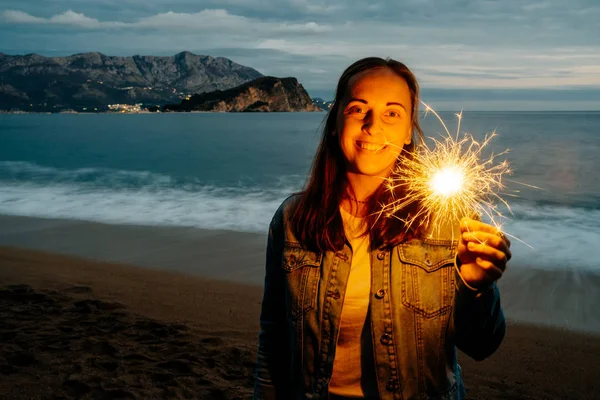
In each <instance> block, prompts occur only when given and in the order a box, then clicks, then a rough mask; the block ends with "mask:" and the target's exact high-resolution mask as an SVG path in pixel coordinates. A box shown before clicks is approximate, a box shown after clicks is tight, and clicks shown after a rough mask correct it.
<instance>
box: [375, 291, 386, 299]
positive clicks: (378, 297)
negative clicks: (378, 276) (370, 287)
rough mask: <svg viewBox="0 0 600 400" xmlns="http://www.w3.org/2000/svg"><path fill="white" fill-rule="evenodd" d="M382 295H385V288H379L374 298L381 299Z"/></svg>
mask: <svg viewBox="0 0 600 400" xmlns="http://www.w3.org/2000/svg"><path fill="white" fill-rule="evenodd" d="M383 296H385V290H383V289H379V290H378V291H377V292H376V293H375V298H377V299H383Z"/></svg>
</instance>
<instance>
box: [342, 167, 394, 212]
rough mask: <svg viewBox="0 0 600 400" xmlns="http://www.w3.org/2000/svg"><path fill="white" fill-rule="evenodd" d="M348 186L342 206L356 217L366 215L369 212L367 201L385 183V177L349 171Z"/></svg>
mask: <svg viewBox="0 0 600 400" xmlns="http://www.w3.org/2000/svg"><path fill="white" fill-rule="evenodd" d="M347 179H348V186H349V187H348V188H347V190H346V195H345V196H343V198H342V201H341V204H340V206H341V207H342V208H343V209H344V210H345V211H346V212H348V213H349V214H352V215H354V216H355V217H361V218H362V217H365V216H366V215H367V213H368V212H369V210H368V207H367V202H368V199H369V197H370V196H371V195H372V194H373V193H375V191H376V190H377V189H378V188H379V186H380V185H381V184H382V183H383V180H384V178H383V177H378V176H367V175H362V174H354V173H348V174H347Z"/></svg>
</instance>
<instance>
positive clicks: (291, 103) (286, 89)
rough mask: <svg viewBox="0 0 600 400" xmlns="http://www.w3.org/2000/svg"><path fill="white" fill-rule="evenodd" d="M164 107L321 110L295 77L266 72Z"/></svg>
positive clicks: (174, 108)
mask: <svg viewBox="0 0 600 400" xmlns="http://www.w3.org/2000/svg"><path fill="white" fill-rule="evenodd" d="M163 110H164V111H223V112H232V111H234V112H251V111H258V112H270V111H321V109H320V108H319V107H317V106H315V105H314V104H313V102H312V99H311V98H310V96H309V95H308V93H307V92H306V90H305V89H304V87H303V86H302V85H301V84H300V83H299V82H298V80H297V79H296V78H275V77H272V76H265V77H261V78H257V79H255V80H253V81H250V82H247V83H244V84H242V85H240V86H238V87H235V88H232V89H228V90H223V91H221V90H217V91H214V92H210V93H204V94H197V95H194V96H192V97H191V98H190V99H189V100H183V101H182V102H181V103H180V104H169V105H166V106H164V108H163Z"/></svg>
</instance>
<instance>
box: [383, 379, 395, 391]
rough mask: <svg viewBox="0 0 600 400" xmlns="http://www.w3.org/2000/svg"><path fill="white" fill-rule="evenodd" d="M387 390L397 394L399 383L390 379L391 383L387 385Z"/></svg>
mask: <svg viewBox="0 0 600 400" xmlns="http://www.w3.org/2000/svg"><path fill="white" fill-rule="evenodd" d="M385 390H387V391H388V392H395V391H397V390H398V383H397V382H396V381H395V380H393V379H390V380H389V382H388V383H387V385H386V386H385Z"/></svg>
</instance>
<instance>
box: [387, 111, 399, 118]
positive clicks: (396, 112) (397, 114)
mask: <svg viewBox="0 0 600 400" xmlns="http://www.w3.org/2000/svg"><path fill="white" fill-rule="evenodd" d="M388 116H390V117H392V118H399V117H400V113H399V112H398V111H389V112H388Z"/></svg>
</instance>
